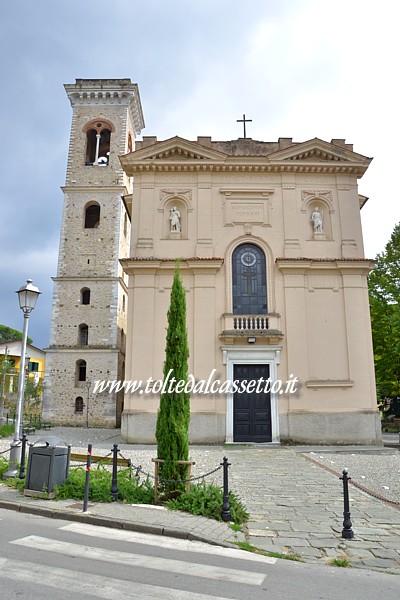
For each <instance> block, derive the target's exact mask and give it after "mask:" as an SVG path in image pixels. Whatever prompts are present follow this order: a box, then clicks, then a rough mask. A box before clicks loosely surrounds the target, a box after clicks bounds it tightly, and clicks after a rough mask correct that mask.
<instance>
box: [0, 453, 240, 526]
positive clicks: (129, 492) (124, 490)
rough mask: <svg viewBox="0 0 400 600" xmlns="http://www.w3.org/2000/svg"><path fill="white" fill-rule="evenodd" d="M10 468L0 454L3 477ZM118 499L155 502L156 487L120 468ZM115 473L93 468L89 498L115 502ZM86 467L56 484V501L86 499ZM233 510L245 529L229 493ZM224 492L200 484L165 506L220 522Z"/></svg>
mask: <svg viewBox="0 0 400 600" xmlns="http://www.w3.org/2000/svg"><path fill="white" fill-rule="evenodd" d="M7 469H8V461H7V460H5V459H4V458H2V457H0V477H2V475H3V473H4V472H5V471H7ZM117 477H118V500H119V501H120V502H123V503H126V504H154V487H153V485H152V482H151V481H150V480H149V479H146V480H143V481H140V480H139V479H136V478H135V477H132V470H131V469H120V470H119V471H118V476H117ZM111 480H112V473H111V471H110V470H109V469H107V468H106V467H105V466H104V465H97V466H96V467H95V468H93V469H92V470H91V471H90V485H89V501H90V502H112V501H113V497H112V495H111ZM85 481H86V469H85V468H84V467H75V468H73V469H70V471H69V476H68V479H66V481H65V482H64V483H63V484H62V485H57V486H54V491H55V499H56V500H69V499H73V500H83V498H84V493H85ZM5 483H6V484H7V485H9V486H10V487H13V488H16V489H18V490H19V491H21V492H23V490H24V487H25V479H19V478H17V477H16V478H12V479H8V480H7V482H5ZM229 501H230V512H231V516H232V520H233V523H230V527H231V528H232V529H233V531H242V528H241V524H242V523H245V522H246V521H247V520H248V519H249V513H248V512H247V510H246V507H245V506H244V504H243V503H242V501H241V500H240V498H239V497H238V496H236V494H234V493H232V492H230V493H229ZM222 504H223V491H222V489H221V488H219V487H217V486H215V485H207V484H205V483H201V484H198V485H192V486H191V488H190V490H189V492H182V494H181V495H180V496H179V497H177V498H174V499H171V500H168V501H166V502H165V503H164V506H166V507H167V508H170V509H172V510H182V511H184V512H188V513H191V514H192V515H201V516H204V517H208V518H210V519H215V520H217V521H221V520H222V517H221V511H222Z"/></svg>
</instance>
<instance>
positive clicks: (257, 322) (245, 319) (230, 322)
mask: <svg viewBox="0 0 400 600" xmlns="http://www.w3.org/2000/svg"><path fill="white" fill-rule="evenodd" d="M280 329H281V328H280V315H278V314H277V313H269V314H266V315H232V314H224V315H222V330H223V332H226V333H228V332H229V333H231V334H232V333H233V335H235V334H236V335H243V334H247V333H248V334H256V333H259V335H268V334H269V333H272V332H279V333H280Z"/></svg>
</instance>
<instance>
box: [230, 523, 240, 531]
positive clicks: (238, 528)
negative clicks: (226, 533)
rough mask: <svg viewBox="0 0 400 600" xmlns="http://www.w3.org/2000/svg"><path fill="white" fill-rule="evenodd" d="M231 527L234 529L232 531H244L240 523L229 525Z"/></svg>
mask: <svg viewBox="0 0 400 600" xmlns="http://www.w3.org/2000/svg"><path fill="white" fill-rule="evenodd" d="M229 527H230V528H231V529H232V531H236V532H238V531H243V529H242V526H241V525H239V523H229Z"/></svg>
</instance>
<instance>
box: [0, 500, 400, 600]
mask: <svg viewBox="0 0 400 600" xmlns="http://www.w3.org/2000/svg"><path fill="white" fill-rule="evenodd" d="M378 597H384V598H385V600H398V598H399V597H400V577H399V576H396V575H390V574H383V573H378V572H372V571H366V570H357V569H343V568H337V567H336V568H335V567H327V566H319V565H310V564H304V563H297V562H291V561H286V560H280V559H278V560H277V559H273V558H268V557H261V556H256V555H252V554H249V553H244V552H242V551H239V550H230V549H225V548H220V547H216V546H210V545H207V544H202V543H200V542H190V541H187V540H179V539H171V538H165V537H162V536H161V537H160V536H151V535H144V534H138V533H135V532H130V531H122V530H118V529H107V528H103V527H96V526H93V525H86V524H80V523H70V522H67V521H61V520H56V519H47V518H44V517H38V516H34V515H28V514H21V513H17V512H14V511H7V510H2V509H0V598H7V599H8V600H12V599H16V598H18V599H19V600H21V599H22V600H25V599H26V600H43V598H57V600H89V599H92V598H99V599H113V600H115V598H118V599H122V600H124V599H125V598H126V599H129V598H140V599H142V600H143V599H147V598H157V599H159V598H162V599H163V600H172V599H173V600H181V599H182V600H183V599H185V600H211V598H213V599H214V600H219V599H220V598H225V599H226V598H229V599H235V600H258V599H260V600H261V599H262V600H266V599H268V600H278V599H279V600H286V599H292V598H293V599H296V600H302V599H304V600H331V599H332V600H341V599H343V600H344V599H346V600H348V599H349V598H350V599H351V600H376V598H378Z"/></svg>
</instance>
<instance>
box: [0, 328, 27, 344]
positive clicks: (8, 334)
mask: <svg viewBox="0 0 400 600" xmlns="http://www.w3.org/2000/svg"><path fill="white" fill-rule="evenodd" d="M18 340H22V333H21V332H20V331H17V330H16V329H12V328H11V327H7V325H0V344H3V343H4V342H17V341H18ZM27 341H28V344H32V343H33V340H32V339H31V338H30V337H28V340H27Z"/></svg>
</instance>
